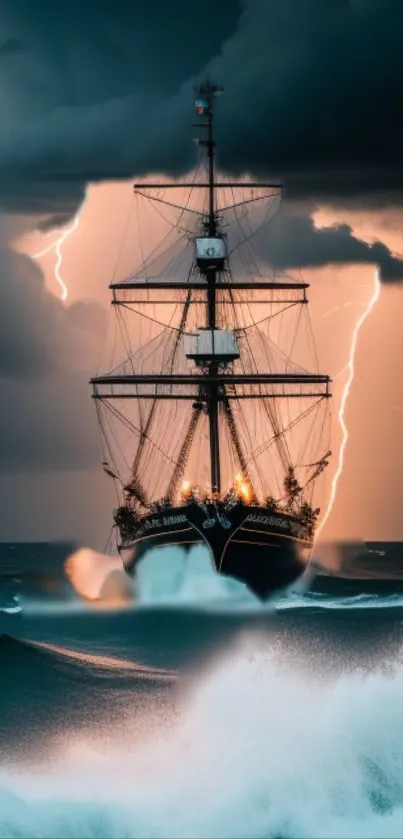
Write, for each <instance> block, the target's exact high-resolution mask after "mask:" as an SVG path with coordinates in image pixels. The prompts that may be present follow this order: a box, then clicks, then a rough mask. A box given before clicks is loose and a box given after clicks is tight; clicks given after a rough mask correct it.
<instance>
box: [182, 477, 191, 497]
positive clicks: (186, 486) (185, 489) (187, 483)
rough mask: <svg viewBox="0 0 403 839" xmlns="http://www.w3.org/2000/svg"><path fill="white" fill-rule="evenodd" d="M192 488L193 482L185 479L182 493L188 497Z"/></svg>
mask: <svg viewBox="0 0 403 839" xmlns="http://www.w3.org/2000/svg"><path fill="white" fill-rule="evenodd" d="M191 489H192V484H191V483H190V481H183V484H182V486H181V493H182V495H184V496H185V498H186V496H187V495H189V493H190V491H191Z"/></svg>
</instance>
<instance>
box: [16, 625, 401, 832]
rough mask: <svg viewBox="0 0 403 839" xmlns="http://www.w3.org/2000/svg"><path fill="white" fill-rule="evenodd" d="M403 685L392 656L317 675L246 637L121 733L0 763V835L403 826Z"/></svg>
mask: <svg viewBox="0 0 403 839" xmlns="http://www.w3.org/2000/svg"><path fill="white" fill-rule="evenodd" d="M402 690H403V667H402V666H401V665H400V664H396V666H395V667H394V669H390V670H389V672H388V673H384V672H378V673H373V674H372V675H368V676H365V675H364V674H346V675H344V676H342V677H340V678H337V679H336V680H335V679H333V680H330V679H323V680H318V679H315V680H313V679H312V676H310V677H309V676H306V677H304V676H303V675H301V674H300V673H298V674H296V673H295V671H294V670H292V669H291V668H290V667H289V666H287V665H286V666H285V664H284V661H282V660H281V659H280V658H278V657H277V656H276V655H275V654H269V655H268V654H266V653H265V652H264V651H263V643H262V649H261V651H256V641H255V642H254V644H253V647H250V646H249V645H248V643H247V642H246V641H244V642H243V643H242V644H240V645H239V646H238V648H237V649H235V650H230V651H227V653H226V655H225V657H224V658H221V659H220V660H217V661H216V662H215V664H214V665H213V666H212V665H210V666H209V669H208V670H207V671H205V672H204V673H201V674H200V673H199V675H198V677H197V680H196V682H194V683H193V685H191V686H190V688H189V687H188V688H187V689H186V690H185V689H184V693H183V695H182V697H181V702H180V705H179V709H177V710H176V712H175V713H172V714H171V715H169V716H166V717H164V718H163V719H160V720H159V722H156V718H155V716H154V715H150V716H149V718H148V719H147V718H145V720H144V721H143V726H142V730H141V733H139V731H138V728H137V727H136V725H135V720H134V718H133V719H132V721H128V722H127V725H126V730H125V734H124V738H123V740H122V743H121V747H118V746H117V745H116V741H115V743H114V746H113V748H112V747H110V746H108V744H107V743H105V742H104V740H103V739H102V738H98V739H96V738H95V739H87V740H86V739H85V738H84V737H80V736H79V735H76V736H75V737H73V736H72V735H69V737H66V743H65V749H64V752H63V761H57V760H55V761H54V763H53V765H51V766H49V764H48V765H47V766H46V768H45V769H43V768H42V769H41V770H39V769H38V770H37V771H36V772H35V773H32V772H28V771H27V772H26V773H25V772H23V771H22V770H21V769H20V770H19V771H18V772H14V773H13V774H10V773H7V772H5V771H3V773H2V775H0V836H1V837H21V838H22V837H32V836H33V835H35V836H36V837H58V839H60V838H61V837H101V836H103V837H144V836H148V837H151V836H152V837H155V839H158V837H178V836H179V837H200V838H201V837H267V839H269V837H273V839H274V837H277V838H278V837H282V839H291V837H292V839H303V837H308V836H309V837H312V839H316V837H317V839H323V837H324V838H325V839H330V837H335V839H336V837H340V836H348V837H351V839H354V838H355V837H366V839H371V837H374V839H375V838H376V837H379V836H382V837H385V838H386V837H398V836H401V830H402V825H403V748H402V742H403V703H402V701H401V696H402Z"/></svg>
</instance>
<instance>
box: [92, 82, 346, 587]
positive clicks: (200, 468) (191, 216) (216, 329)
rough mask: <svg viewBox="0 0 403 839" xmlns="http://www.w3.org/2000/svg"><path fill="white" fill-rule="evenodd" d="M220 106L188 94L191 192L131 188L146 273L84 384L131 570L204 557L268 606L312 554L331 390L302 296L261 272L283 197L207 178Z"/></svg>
mask: <svg viewBox="0 0 403 839" xmlns="http://www.w3.org/2000/svg"><path fill="white" fill-rule="evenodd" d="M220 92H221V91H220V90H219V89H218V88H217V87H215V86H214V85H212V84H211V83H209V82H208V83H206V84H203V85H201V86H200V87H199V88H198V89H197V91H196V101H195V109H196V113H197V115H198V116H199V117H200V123H199V126H200V131H201V133H202V134H203V136H202V137H200V138H199V139H198V155H199V160H198V163H197V166H196V168H195V171H194V172H193V173H192V176H191V177H189V178H188V179H187V180H186V181H185V182H181V183H179V182H176V181H175V182H172V181H171V182H168V181H167V182H166V183H153V182H149V181H147V180H145V181H144V182H143V183H141V184H139V185H136V186H135V187H134V200H135V202H136V206H135V217H136V222H137V225H136V226H137V231H138V247H139V251H140V254H141V265H140V267H139V269H138V270H136V272H135V273H129V274H128V275H127V273H126V275H125V274H124V273H122V275H121V276H122V277H123V278H119V277H117V276H116V274H115V276H114V278H113V280H112V283H111V286H110V288H111V290H112V310H113V315H114V317H113V319H112V322H113V328H112V331H113V335H112V336H111V341H110V342H109V343H110V344H111V347H109V349H110V358H109V359H108V367H107V370H108V372H106V373H105V374H103V375H98V376H96V377H94V378H93V379H91V383H92V386H93V398H94V399H95V404H96V407H97V412H98V418H99V421H100V424H101V431H102V434H101V439H102V443H103V468H104V471H105V472H106V473H107V474H108V475H109V476H110V477H111V478H112V479H113V480H114V481H115V483H116V488H117V495H118V505H117V508H116V510H115V513H114V523H115V533H116V536H117V542H118V548H119V551H120V553H121V555H122V559H123V562H124V565H125V567H126V570H127V571H128V572H129V573H132V572H133V571H134V570H135V568H136V565H137V563H138V562H139V560H140V559H142V558H143V557H144V556H145V554H146V553H147V552H148V551H149V550H151V549H152V548H155V547H158V546H165V545H176V546H177V547H178V550H180V549H182V550H185V551H188V550H189V549H190V548H191V547H192V546H193V545H196V544H199V543H204V544H205V545H207V547H208V548H209V550H210V554H211V557H212V561H213V562H214V566H215V568H216V570H217V572H218V573H220V574H224V575H227V576H231V577H234V578H236V579H238V580H240V581H241V582H243V583H245V584H246V585H247V586H248V587H249V588H250V589H251V590H252V591H253V592H254V593H255V594H256V595H257V596H258V597H260V598H262V599H264V598H267V597H268V596H269V595H270V594H271V593H272V592H273V591H275V590H277V589H279V588H282V587H284V586H286V585H288V584H289V583H291V582H293V581H294V580H295V579H296V578H297V577H298V576H299V575H300V574H301V573H302V571H303V569H304V567H305V563H306V561H307V559H308V557H309V553H310V550H311V548H312V544H313V538H314V532H315V524H316V521H317V518H318V515H319V513H320V510H319V508H318V507H317V506H316V496H315V492H316V491H317V488H318V484H319V483H320V480H321V475H322V474H323V472H324V470H325V467H326V465H327V463H328V458H329V456H330V451H329V444H328V439H327V435H328V431H329V426H328V418H329V412H328V397H329V396H330V379H329V377H328V376H327V375H324V374H321V373H320V372H319V371H318V369H317V364H316V362H315V360H314V359H315V353H314V352H313V344H312V330H311V328H310V320H309V311H308V310H309V307H308V305H307V303H308V301H307V289H308V284H307V283H304V282H297V281H295V279H293V278H291V277H289V276H288V275H285V274H284V273H281V272H277V271H276V269H275V268H274V267H271V268H270V267H268V262H269V258H270V254H264V259H263V253H264V250H265V248H264V231H265V229H267V225H268V224H270V218H271V215H272V214H273V212H274V211H275V210H276V209H277V206H278V203H279V200H280V196H281V191H282V190H281V185H280V184H277V183H261V182H257V181H256V182H255V181H251V180H247V179H246V178H244V179H241V180H238V181H231V180H230V179H228V178H227V177H226V176H224V175H219V174H218V172H216V162H215V142H214V139H213V121H214V104H215V100H216V97H217V95H218V94H219V93H220ZM162 139H163V138H162ZM142 219H143V228H142V229H141V226H142ZM144 219H145V222H144ZM150 231H154V232H155V231H157V232H158V233H159V235H160V242H159V243H158V244H157V245H155V244H154V243H153V242H151V241H150ZM144 239H145V240H148V241H146V242H144V241H143V240H144ZM255 243H256V248H252V244H255ZM145 246H146V247H147V249H148V251H149V255H148V256H147V257H144V256H143V253H144V252H145ZM297 356H298V359H299V360H298V363H297V361H296V360H295V359H296V357H297ZM311 357H312V358H313V360H314V361H313V364H312V358H311ZM315 365H316V366H315ZM166 556H167V562H168V561H169V558H168V557H169V554H167V555H166Z"/></svg>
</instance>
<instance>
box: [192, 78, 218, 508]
mask: <svg viewBox="0 0 403 839" xmlns="http://www.w3.org/2000/svg"><path fill="white" fill-rule="evenodd" d="M220 92H221V89H220V88H218V87H216V86H215V85H212V84H211V83H210V82H207V83H206V84H203V85H202V86H201V87H199V88H197V94H198V96H199V97H200V99H198V100H197V103H196V110H197V111H198V113H202V114H204V115H205V117H206V119H207V122H206V123H205V124H204V127H205V128H207V139H206V140H199V143H200V144H201V145H204V146H206V148H207V159H208V194H209V213H208V219H207V223H206V225H205V226H206V228H207V232H208V235H209V237H211V238H212V239H213V238H215V237H216V236H217V219H216V212H215V194H214V193H215V183H214V149H215V144H214V138H213V119H214V111H213V103H214V97H215V96H217V94H218V93H220ZM216 280H217V269H216V267H215V265H213V266H212V267H209V269H208V270H207V326H208V328H209V329H210V330H212V336H213V341H214V331H213V330H215V329H216V325H217V324H216ZM208 374H209V377H215V376H217V374H218V364H217V362H216V361H214V360H212V361H210V363H209V365H208ZM206 393H207V412H208V417H209V430H210V474H211V488H212V492H213V493H219V492H220V489H221V474H220V434H219V425H218V402H219V394H218V386H217V385H216V384H209V385H208V386H207V391H206Z"/></svg>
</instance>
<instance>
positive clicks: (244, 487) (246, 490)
mask: <svg viewBox="0 0 403 839" xmlns="http://www.w3.org/2000/svg"><path fill="white" fill-rule="evenodd" d="M234 483H235V491H236V492H237V494H238V495H241V496H242V498H243V499H244V501H246V502H247V501H249V500H250V496H251V492H250V487H249V485H248V484H247V483H246V481H244V479H243V477H242V475H241V474H238V475H236V476H235V482H234Z"/></svg>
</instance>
